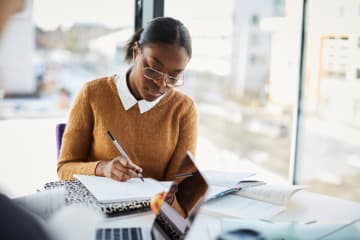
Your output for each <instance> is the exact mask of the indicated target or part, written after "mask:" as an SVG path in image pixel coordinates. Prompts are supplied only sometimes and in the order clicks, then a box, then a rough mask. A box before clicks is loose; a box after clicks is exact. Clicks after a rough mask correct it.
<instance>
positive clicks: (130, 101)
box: [115, 72, 165, 114]
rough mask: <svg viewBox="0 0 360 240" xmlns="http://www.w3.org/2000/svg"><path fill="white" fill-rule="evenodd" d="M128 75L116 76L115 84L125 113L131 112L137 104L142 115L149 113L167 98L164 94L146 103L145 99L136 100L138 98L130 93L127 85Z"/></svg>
mask: <svg viewBox="0 0 360 240" xmlns="http://www.w3.org/2000/svg"><path fill="white" fill-rule="evenodd" d="M126 75H127V72H126V73H125V74H124V75H116V76H115V83H116V85H117V89H118V93H119V97H120V100H121V103H122V105H123V106H124V108H125V111H127V110H129V109H130V108H131V107H132V106H134V105H135V104H136V103H137V104H138V105H139V111H140V114H143V113H145V112H147V111H149V110H150V109H152V108H153V107H154V106H155V105H156V104H157V103H158V102H160V100H161V99H162V98H163V97H164V96H165V94H163V95H161V96H160V97H158V98H157V99H155V100H154V101H146V100H144V99H142V100H139V101H138V100H136V98H135V97H134V96H133V95H132V93H131V92H130V89H129V87H128V85H127V83H126V77H127V76H126Z"/></svg>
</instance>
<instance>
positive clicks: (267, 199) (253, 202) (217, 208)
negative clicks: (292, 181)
mask: <svg viewBox="0 0 360 240" xmlns="http://www.w3.org/2000/svg"><path fill="white" fill-rule="evenodd" d="M304 188H305V187H304V186H300V185H272V184H266V185H262V186H254V187H249V188H243V189H241V190H240V191H238V192H236V193H235V194H230V195H228V196H226V197H223V198H220V199H216V200H214V201H210V202H208V203H207V204H205V205H204V207H203V210H204V211H205V212H208V213H213V214H220V215H224V216H231V217H239V218H252V219H258V218H262V219H268V218H271V217H274V216H275V215H276V214H278V213H280V212H282V211H283V210H285V209H286V206H287V202H288V200H289V199H290V197H291V196H292V195H293V194H294V193H296V192H297V191H300V190H302V189H304Z"/></svg>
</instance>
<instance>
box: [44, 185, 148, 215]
mask: <svg viewBox="0 0 360 240" xmlns="http://www.w3.org/2000/svg"><path fill="white" fill-rule="evenodd" d="M60 187H65V203H66V204H67V205H70V204H82V205H85V206H88V207H91V208H93V209H95V210H98V211H101V212H102V213H104V214H106V215H107V216H108V217H115V216H121V215H128V214H133V213H139V212H146V211H150V200H142V201H122V202H113V203H100V202H99V201H98V200H97V199H96V198H95V197H94V196H93V195H92V194H91V193H90V192H89V191H88V190H87V189H86V187H85V186H84V185H83V184H82V183H81V182H80V181H79V180H65V181H54V182H48V183H45V184H44V189H45V190H49V189H54V188H60Z"/></svg>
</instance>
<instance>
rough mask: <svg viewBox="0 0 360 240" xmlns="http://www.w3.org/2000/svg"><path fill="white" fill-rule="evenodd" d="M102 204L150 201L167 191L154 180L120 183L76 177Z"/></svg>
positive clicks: (103, 179)
mask: <svg viewBox="0 0 360 240" xmlns="http://www.w3.org/2000/svg"><path fill="white" fill-rule="evenodd" d="M74 177H75V178H77V179H79V180H80V182H81V183H82V184H83V185H84V186H85V187H86V188H87V189H88V190H89V191H90V192H91V193H92V194H93V195H94V197H95V198H96V199H97V200H98V201H99V202H101V203H108V202H122V201H132V200H149V199H151V198H152V197H153V196H154V195H155V194H157V193H159V192H162V191H167V190H168V189H167V188H165V187H164V186H163V185H162V184H161V183H160V182H159V181H157V180H154V179H152V178H144V180H145V181H144V182H143V181H141V180H140V179H139V178H131V179H129V180H128V181H126V182H119V181H115V180H112V179H110V178H106V177H96V176H87V175H74Z"/></svg>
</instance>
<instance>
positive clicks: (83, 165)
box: [58, 17, 198, 181]
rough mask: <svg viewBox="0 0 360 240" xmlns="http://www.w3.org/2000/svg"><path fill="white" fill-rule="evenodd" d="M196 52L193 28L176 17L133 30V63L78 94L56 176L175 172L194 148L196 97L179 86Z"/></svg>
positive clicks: (165, 175)
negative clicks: (120, 148)
mask: <svg viewBox="0 0 360 240" xmlns="http://www.w3.org/2000/svg"><path fill="white" fill-rule="evenodd" d="M191 53H192V49H191V38H190V34H189V32H188V30H187V28H186V27H185V26H184V25H183V24H182V23H181V22H180V21H178V20H176V19H173V18H169V17H161V18H156V19H153V20H152V21H151V22H149V23H148V24H147V25H146V26H145V27H144V28H142V29H139V30H138V31H137V32H135V33H134V35H133V36H132V37H131V39H130V40H129V42H128V45H127V48H126V60H127V61H130V62H131V63H132V66H131V67H130V69H129V70H128V71H127V72H125V73H122V74H119V75H114V76H111V77H104V78H100V79H96V80H93V81H90V82H88V83H86V84H85V86H84V87H83V88H82V90H81V91H80V93H79V94H78V95H77V97H76V99H75V102H74V105H73V107H72V109H71V112H70V115H69V119H68V122H67V126H66V129H65V132H64V136H63V141H62V147H61V152H60V157H59V162H58V175H59V178H60V179H62V180H64V179H71V178H72V177H73V174H86V175H96V176H104V177H109V178H112V179H115V180H119V181H126V180H128V179H129V178H132V177H138V174H137V173H138V172H141V174H142V175H143V176H144V177H152V178H155V179H158V180H172V179H174V175H175V173H176V171H177V169H178V168H179V166H180V165H181V162H182V160H183V159H184V156H185V153H186V151H187V150H189V151H190V152H191V153H192V154H195V148H196V140H197V120H198V115H197V110H196V106H195V103H194V102H193V100H192V99H191V98H190V97H188V96H186V95H185V94H183V93H181V92H180V91H178V90H177V89H176V87H178V86H181V85H183V84H184V79H183V71H184V70H185V67H186V65H187V63H188V62H189V60H190V58H191ZM108 131H111V133H112V134H113V136H114V138H116V140H117V141H118V143H119V144H120V145H121V147H122V149H123V150H124V151H125V152H126V154H127V156H128V159H127V158H125V156H122V155H121V154H119V151H118V150H117V148H116V147H115V146H114V144H113V143H112V142H111V139H110V138H109V136H108Z"/></svg>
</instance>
